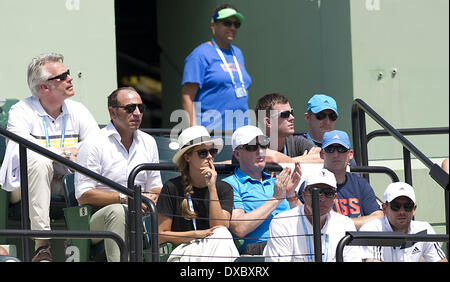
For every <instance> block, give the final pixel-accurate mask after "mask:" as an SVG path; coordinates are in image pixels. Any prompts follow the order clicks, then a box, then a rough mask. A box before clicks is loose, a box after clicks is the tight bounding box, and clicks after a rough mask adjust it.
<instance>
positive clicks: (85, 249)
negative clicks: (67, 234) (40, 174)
mask: <svg viewBox="0 0 450 282" xmlns="http://www.w3.org/2000/svg"><path fill="white" fill-rule="evenodd" d="M63 187H64V197H65V201H66V204H67V208H64V209H63V210H64V218H65V221H66V226H67V229H68V230H89V222H90V220H91V215H92V206H90V205H82V206H79V205H78V201H77V200H76V198H75V185H74V174H73V173H71V174H67V175H65V176H64V177H63ZM68 245H70V246H75V247H77V248H78V250H79V259H80V261H82V262H85V261H92V260H94V261H97V260H99V259H98V257H101V255H99V254H100V253H103V254H104V244H103V242H101V243H98V244H96V245H93V246H92V247H94V248H91V241H90V240H89V239H71V240H70V241H69V243H68ZM103 260H104V257H103Z"/></svg>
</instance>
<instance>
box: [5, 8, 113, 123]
mask: <svg viewBox="0 0 450 282" xmlns="http://www.w3.org/2000/svg"><path fill="white" fill-rule="evenodd" d="M0 38H1V44H0V49H1V52H0V85H2V93H1V94H0V98H2V99H4V98H18V99H22V98H25V97H28V96H30V95H31V93H30V91H29V88H28V85H27V67H28V64H29V63H30V62H31V59H32V58H33V57H35V56H37V55H39V54H41V53H46V52H58V53H61V54H63V55H64V64H65V66H66V67H67V68H69V69H70V71H71V74H72V77H73V79H74V80H73V84H74V89H75V96H74V98H73V99H74V100H77V101H81V102H83V103H84V104H85V105H86V106H87V107H88V109H89V110H90V111H91V113H92V114H93V115H94V117H95V118H96V119H97V122H98V123H101V124H105V123H106V122H107V121H109V115H108V112H107V108H106V97H107V95H108V94H109V93H111V91H112V90H114V89H115V88H116V87H117V78H116V43H115V15H114V1H110V0H96V1H83V0H66V1H62V0H39V1H29V0H1V1H0Z"/></svg>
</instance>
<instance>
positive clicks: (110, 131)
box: [104, 121, 139, 150]
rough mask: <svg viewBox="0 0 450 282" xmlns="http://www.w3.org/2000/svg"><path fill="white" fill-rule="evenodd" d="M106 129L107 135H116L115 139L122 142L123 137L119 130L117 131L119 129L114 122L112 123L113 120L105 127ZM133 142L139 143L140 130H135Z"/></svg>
mask: <svg viewBox="0 0 450 282" xmlns="http://www.w3.org/2000/svg"><path fill="white" fill-rule="evenodd" d="M104 130H105V131H106V136H107V137H109V136H112V137H114V139H116V140H117V142H119V144H122V137H121V136H120V134H119V132H118V131H117V129H116V127H115V126H114V124H113V123H112V121H110V122H109V123H108V124H107V125H106V126H105V127H104ZM133 143H135V144H137V143H139V138H138V130H136V131H135V132H133ZM132 146H133V145H132ZM130 150H131V147H130Z"/></svg>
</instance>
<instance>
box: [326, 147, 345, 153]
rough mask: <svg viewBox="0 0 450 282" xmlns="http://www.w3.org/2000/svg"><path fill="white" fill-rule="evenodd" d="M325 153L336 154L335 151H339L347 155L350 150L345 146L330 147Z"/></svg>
mask: <svg viewBox="0 0 450 282" xmlns="http://www.w3.org/2000/svg"><path fill="white" fill-rule="evenodd" d="M323 150H324V151H325V153H334V150H337V151H338V152H339V153H347V152H348V149H347V148H345V147H344V146H328V147H325V148H324V149H323Z"/></svg>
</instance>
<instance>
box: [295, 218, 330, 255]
mask: <svg viewBox="0 0 450 282" xmlns="http://www.w3.org/2000/svg"><path fill="white" fill-rule="evenodd" d="M300 217H301V218H302V223H303V231H304V232H305V241H306V248H307V252H308V254H307V256H308V261H309V262H313V255H312V248H311V238H310V237H311V236H310V235H306V234H308V228H306V223H305V216H300ZM328 244H329V236H328V234H325V247H324V249H325V258H324V260H323V261H324V262H326V261H327V259H328Z"/></svg>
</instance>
